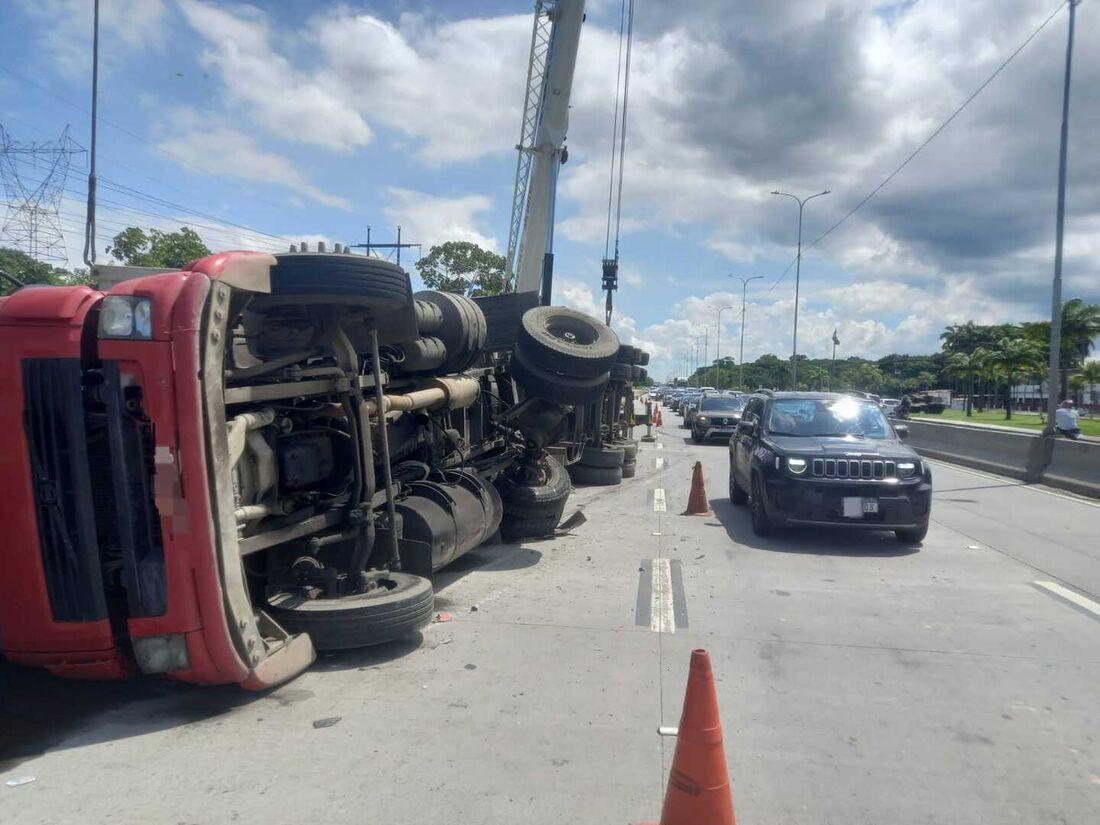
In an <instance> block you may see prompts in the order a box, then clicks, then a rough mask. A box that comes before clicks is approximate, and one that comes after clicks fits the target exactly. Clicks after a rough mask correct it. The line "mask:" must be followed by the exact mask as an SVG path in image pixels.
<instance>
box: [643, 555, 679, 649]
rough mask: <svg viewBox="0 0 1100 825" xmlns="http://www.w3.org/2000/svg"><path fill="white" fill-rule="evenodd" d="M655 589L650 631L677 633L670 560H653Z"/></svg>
mask: <svg viewBox="0 0 1100 825" xmlns="http://www.w3.org/2000/svg"><path fill="white" fill-rule="evenodd" d="M652 569H653V588H652V592H651V596H650V608H649V629H650V630H652V631H653V632H654V633H675V632H676V616H675V613H674V612H673V605H672V565H671V563H670V562H669V560H668V559H654V560H653V568H652Z"/></svg>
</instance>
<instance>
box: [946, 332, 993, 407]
mask: <svg viewBox="0 0 1100 825" xmlns="http://www.w3.org/2000/svg"><path fill="white" fill-rule="evenodd" d="M983 369H984V353H983V351H982V350H981V349H978V350H975V351H974V352H972V353H965V352H955V353H952V354H951V356H950V357H949V358H948V359H947V371H948V372H949V373H950V374H951V375H954V376H955V377H956V378H962V379H963V380H965V381H966V417H967V418H969V417H970V416H972V415H973V414H974V379H975V378H977V377H978V376H980V375H981V374H982V371H983Z"/></svg>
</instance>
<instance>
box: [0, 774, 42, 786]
mask: <svg viewBox="0 0 1100 825" xmlns="http://www.w3.org/2000/svg"><path fill="white" fill-rule="evenodd" d="M36 778H37V777H34V776H17V777H15V778H14V779H9V780H8V781H7V782H5V783H4V784H5V785H7V786H8V787H9V788H18V787H19V786H20V785H29V784H30V783H32V782H34V780H35V779H36Z"/></svg>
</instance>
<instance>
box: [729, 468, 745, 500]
mask: <svg viewBox="0 0 1100 825" xmlns="http://www.w3.org/2000/svg"><path fill="white" fill-rule="evenodd" d="M748 500H749V497H748V494H747V493H746V492H745V491H744V490H742V489H741V485H740V484H738V483H737V473H736V472H734V469H733V462H732V461H731V462H730V504H736V505H737V506H738V507H742V506H744V504H745V502H747V501H748Z"/></svg>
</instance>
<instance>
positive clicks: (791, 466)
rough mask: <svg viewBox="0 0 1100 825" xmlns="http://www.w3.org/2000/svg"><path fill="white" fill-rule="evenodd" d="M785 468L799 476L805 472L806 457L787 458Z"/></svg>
mask: <svg viewBox="0 0 1100 825" xmlns="http://www.w3.org/2000/svg"><path fill="white" fill-rule="evenodd" d="M787 469H788V470H790V471H791V472H792V473H794V474H795V475H796V476H800V475H802V474H803V473H805V472H806V459H804V458H788V459H787Z"/></svg>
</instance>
